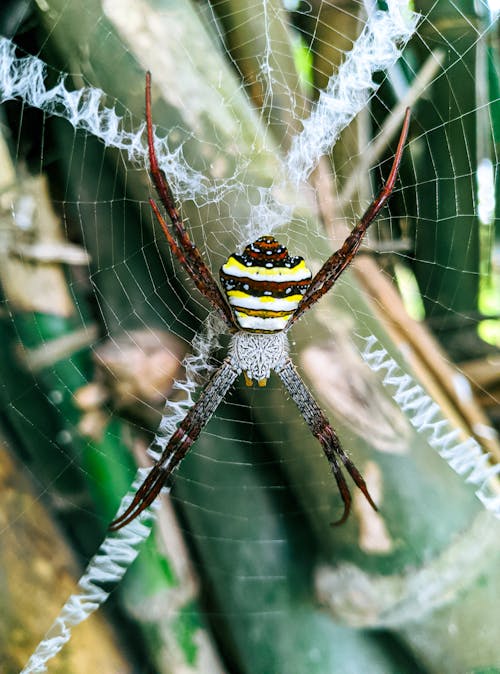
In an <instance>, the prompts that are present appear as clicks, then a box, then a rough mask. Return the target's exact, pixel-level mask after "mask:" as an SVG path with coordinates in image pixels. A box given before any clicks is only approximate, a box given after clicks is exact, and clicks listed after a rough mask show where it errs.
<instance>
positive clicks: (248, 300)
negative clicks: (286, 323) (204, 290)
mask: <svg viewBox="0 0 500 674" xmlns="http://www.w3.org/2000/svg"><path fill="white" fill-rule="evenodd" d="M228 299H229V304H231V305H232V306H233V307H242V308H243V309H258V310H260V311H289V312H290V313H292V312H293V311H294V310H295V309H296V308H297V307H298V305H299V302H300V300H294V301H293V302H291V301H290V300H285V299H275V298H270V297H267V296H266V301H264V302H263V301H262V299H261V298H260V297H252V296H250V295H249V296H248V297H231V296H230V295H228ZM269 300H271V301H269Z"/></svg>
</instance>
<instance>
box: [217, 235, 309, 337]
mask: <svg viewBox="0 0 500 674" xmlns="http://www.w3.org/2000/svg"><path fill="white" fill-rule="evenodd" d="M220 280H221V283H222V287H223V288H224V291H225V293H226V295H227V298H228V301H229V304H230V305H231V308H232V309H233V312H234V317H235V319H236V321H237V323H238V325H239V326H240V327H241V328H242V329H243V330H248V331H250V332H279V331H280V330H283V328H284V327H285V326H286V324H287V323H288V319H289V318H290V317H291V316H292V314H293V312H294V311H295V309H296V308H297V306H298V304H299V302H300V300H301V299H302V295H303V294H304V293H305V291H306V289H307V287H308V286H309V283H310V281H311V272H310V271H309V269H308V268H307V267H306V265H305V262H304V260H303V259H302V258H301V257H290V255H289V254H288V250H287V249H286V248H285V246H283V245H282V244H281V243H278V241H276V239H275V238H274V237H272V236H261V237H260V239H257V241H254V243H251V244H250V245H249V246H247V247H246V248H245V250H244V251H243V253H242V255H236V254H235V255H231V257H230V258H229V259H228V261H227V262H226V264H224V265H223V266H222V269H221V270H220Z"/></svg>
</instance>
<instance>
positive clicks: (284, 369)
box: [275, 358, 377, 524]
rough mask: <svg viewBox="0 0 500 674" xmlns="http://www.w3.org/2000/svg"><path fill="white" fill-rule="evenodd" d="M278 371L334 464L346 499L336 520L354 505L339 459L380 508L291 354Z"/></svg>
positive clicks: (345, 516)
mask: <svg viewBox="0 0 500 674" xmlns="http://www.w3.org/2000/svg"><path fill="white" fill-rule="evenodd" d="M275 371H276V373H277V374H278V376H279V377H280V379H281V381H282V382H283V384H284V386H285V388H286V389H287V391H288V393H289V394H290V397H291V398H292V400H293V401H294V402H295V404H296V405H297V407H298V408H299V410H300V413H301V414H302V416H303V417H304V420H305V421H306V423H307V425H308V426H309V428H310V429H311V433H312V434H313V435H314V437H316V438H317V439H318V440H319V442H320V444H321V446H322V448H323V451H324V453H325V456H326V458H327V459H328V463H329V464H330V468H331V469H332V472H333V475H334V477H335V480H336V482H337V486H338V488H339V491H340V495H341V497H342V501H343V502H344V513H343V515H342V517H341V518H340V519H339V520H338V521H337V522H334V524H342V523H343V522H345V521H346V519H347V517H348V516H349V511H350V509H351V493H350V491H349V487H348V486H347V482H346V480H345V478H344V475H343V473H342V469H341V466H340V463H339V461H340V462H341V463H342V464H343V465H344V467H345V469H346V470H347V472H348V473H349V475H350V476H351V477H352V479H353V481H354V483H355V484H356V486H357V487H359V489H361V491H362V492H363V494H364V496H365V498H366V500H367V501H368V503H369V504H370V505H371V507H372V508H373V509H374V510H377V506H376V505H375V503H374V501H373V499H372V497H371V496H370V493H369V491H368V487H367V486H366V482H365V481H364V479H363V477H362V475H361V473H360V472H359V470H358V469H357V468H356V466H355V465H354V463H353V462H352V461H351V459H350V458H349V457H348V456H347V454H346V453H345V452H344V450H343V449H342V446H341V444H340V440H339V439H338V436H337V434H336V433H335V431H334V429H333V427H332V425H331V424H330V422H329V421H328V419H327V418H326V416H325V415H324V413H323V412H322V411H321V409H320V407H319V405H318V404H317V402H316V401H315V400H314V398H313V397H312V395H311V393H310V391H309V389H308V388H307V386H306V385H305V384H304V382H303V381H302V379H301V377H300V375H299V373H298V372H297V370H296V369H295V366H294V364H293V363H292V361H291V360H290V358H287V359H286V360H285V361H284V363H283V364H282V365H280V366H279V367H277V368H275Z"/></svg>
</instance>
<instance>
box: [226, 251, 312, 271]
mask: <svg viewBox="0 0 500 674" xmlns="http://www.w3.org/2000/svg"><path fill="white" fill-rule="evenodd" d="M231 269H239V270H240V271H248V272H252V273H255V272H257V271H258V272H259V275H262V276H280V274H293V273H294V272H296V271H309V270H308V269H307V267H306V263H305V262H304V260H301V261H300V262H299V263H298V264H297V265H295V267H273V268H272V269H269V268H267V267H259V266H252V267H247V266H246V264H241V262H238V260H236V259H235V258H234V257H233V256H232V255H231V257H230V258H229V259H228V261H227V262H226V264H225V265H224V266H223V270H224V271H225V272H226V274H227V273H230V271H231Z"/></svg>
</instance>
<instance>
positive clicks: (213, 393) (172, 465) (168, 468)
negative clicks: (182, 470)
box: [109, 358, 238, 531]
mask: <svg viewBox="0 0 500 674" xmlns="http://www.w3.org/2000/svg"><path fill="white" fill-rule="evenodd" d="M237 376H238V370H237V369H235V368H234V366H233V365H232V363H231V361H230V359H229V358H226V360H225V361H224V362H223V363H222V365H221V366H220V368H219V369H218V370H217V371H216V372H215V373H214V374H213V375H212V378H211V379H210V380H209V382H208V384H207V385H206V387H205V389H204V390H203V392H202V394H201V395H200V397H199V399H198V401H197V402H196V404H195V405H193V407H191V409H190V410H189V412H188V413H187V414H186V416H185V417H184V419H183V420H182V421H181V423H180V424H179V427H178V428H177V430H176V431H175V433H174V434H173V435H172V437H171V438H170V441H169V443H168V445H167V447H166V448H165V450H164V451H163V453H162V455H161V457H160V458H159V459H158V461H157V462H156V464H155V465H154V466H153V468H152V469H151V471H150V473H149V475H148V476H147V478H146V479H145V480H144V482H143V483H142V484H141V486H140V487H139V489H138V490H137V492H136V494H135V496H134V499H133V501H132V503H131V504H130V505H129V507H128V508H127V509H126V510H125V512H124V513H122V514H121V515H120V516H119V517H117V518H116V519H115V520H114V521H113V522H111V525H110V527H109V528H110V530H111V531H117V530H118V529H121V528H122V527H124V526H125V525H126V524H128V523H129V522H132V520H135V518H136V517H137V516H138V515H140V513H141V512H142V511H143V510H146V508H148V507H149V506H150V505H151V504H152V503H153V501H154V500H155V499H156V497H157V496H158V495H159V493H160V491H161V490H162V488H163V487H164V486H165V484H166V482H167V481H168V479H169V478H170V476H171V475H172V473H173V472H174V470H175V469H176V468H177V467H178V466H179V464H180V463H181V461H182V459H183V458H184V457H185V456H186V454H187V453H188V451H189V450H190V448H191V445H192V444H193V442H194V441H195V440H196V439H197V438H198V436H199V434H200V433H201V431H202V429H203V427H204V426H205V425H206V424H207V423H208V421H209V420H210V418H211V417H212V415H213V413H214V412H215V410H216V409H217V407H218V406H219V404H220V402H221V400H222V399H223V398H224V396H225V395H226V393H227V391H228V389H229V387H230V386H231V384H232V383H233V381H234V380H235V379H236V377H237Z"/></svg>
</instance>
